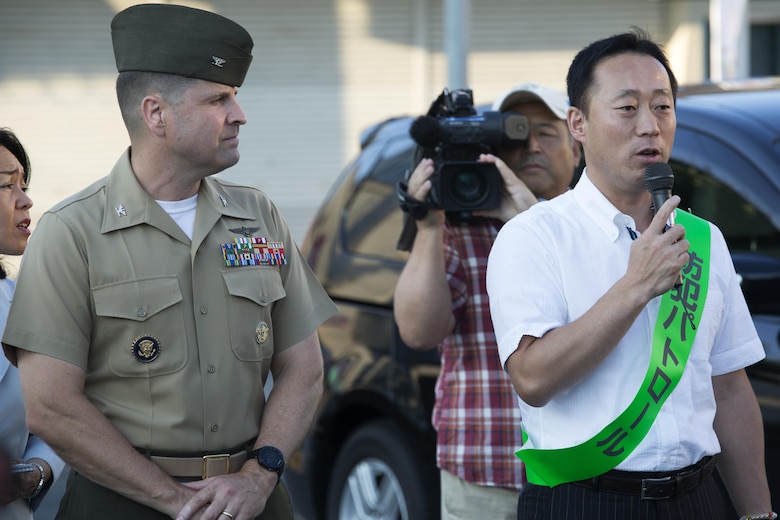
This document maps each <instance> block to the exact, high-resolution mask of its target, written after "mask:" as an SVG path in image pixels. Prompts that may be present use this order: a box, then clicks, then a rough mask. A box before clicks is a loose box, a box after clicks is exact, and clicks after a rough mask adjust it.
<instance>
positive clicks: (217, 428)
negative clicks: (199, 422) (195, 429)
mask: <svg viewBox="0 0 780 520" xmlns="http://www.w3.org/2000/svg"><path fill="white" fill-rule="evenodd" d="M211 431H213V432H217V431H219V425H218V424H212V425H211Z"/></svg>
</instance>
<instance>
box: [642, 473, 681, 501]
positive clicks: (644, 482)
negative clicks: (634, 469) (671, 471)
mask: <svg viewBox="0 0 780 520" xmlns="http://www.w3.org/2000/svg"><path fill="white" fill-rule="evenodd" d="M671 480H672V477H661V478H643V479H642V492H641V493H640V495H639V497H640V500H664V499H667V498H670V497H671V496H672V495H674V493H673V492H672V493H671V494H669V493H667V494H666V495H665V496H648V495H647V492H648V491H649V490H648V489H647V485H648V484H661V483H664V482H670V481H671Z"/></svg>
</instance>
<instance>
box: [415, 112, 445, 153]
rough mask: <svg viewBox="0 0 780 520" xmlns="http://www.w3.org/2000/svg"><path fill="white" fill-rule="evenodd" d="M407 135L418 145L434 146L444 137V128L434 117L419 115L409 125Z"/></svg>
mask: <svg viewBox="0 0 780 520" xmlns="http://www.w3.org/2000/svg"><path fill="white" fill-rule="evenodd" d="M409 135H410V136H412V139H414V141H415V142H416V143H417V144H419V145H420V146H424V147H426V148H435V147H436V145H438V144H439V143H440V142H441V141H442V140H443V138H444V129H443V128H442V126H441V123H439V120H438V119H436V118H435V117H431V116H420V117H418V118H417V119H415V120H414V121H413V122H412V126H411V127H409Z"/></svg>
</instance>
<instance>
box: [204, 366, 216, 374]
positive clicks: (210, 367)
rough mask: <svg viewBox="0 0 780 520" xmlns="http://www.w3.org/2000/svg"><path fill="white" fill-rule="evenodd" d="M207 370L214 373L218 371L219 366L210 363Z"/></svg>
mask: <svg viewBox="0 0 780 520" xmlns="http://www.w3.org/2000/svg"><path fill="white" fill-rule="evenodd" d="M206 370H208V371H209V374H213V373H214V372H216V371H217V367H215V366H214V365H209V367H208V368H207V369H206Z"/></svg>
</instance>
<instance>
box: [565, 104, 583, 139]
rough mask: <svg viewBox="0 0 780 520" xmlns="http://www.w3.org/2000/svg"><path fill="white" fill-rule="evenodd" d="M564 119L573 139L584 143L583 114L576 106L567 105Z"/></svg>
mask: <svg viewBox="0 0 780 520" xmlns="http://www.w3.org/2000/svg"><path fill="white" fill-rule="evenodd" d="M566 121H567V123H568V124H569V132H571V135H572V136H573V137H574V140H575V141H577V142H579V143H583V144H584V143H585V140H586V139H585V115H584V114H583V113H582V110H580V109H579V108H577V107H569V111H568V112H567V113H566Z"/></svg>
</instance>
